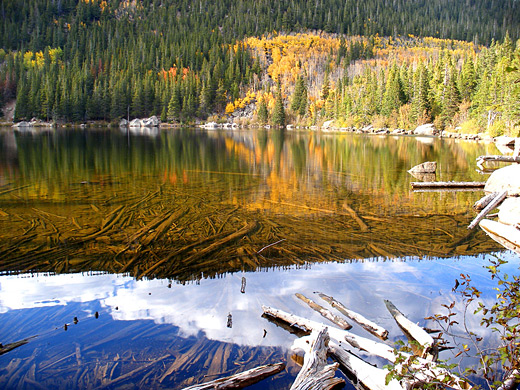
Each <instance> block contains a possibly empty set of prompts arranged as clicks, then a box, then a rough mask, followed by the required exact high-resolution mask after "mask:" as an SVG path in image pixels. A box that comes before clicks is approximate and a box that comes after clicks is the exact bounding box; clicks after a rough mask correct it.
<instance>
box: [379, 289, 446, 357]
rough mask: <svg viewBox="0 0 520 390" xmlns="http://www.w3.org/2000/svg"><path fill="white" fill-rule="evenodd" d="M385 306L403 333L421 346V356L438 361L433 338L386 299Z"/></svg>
mask: <svg viewBox="0 0 520 390" xmlns="http://www.w3.org/2000/svg"><path fill="white" fill-rule="evenodd" d="M385 305H386V308H387V309H388V311H389V312H390V314H391V315H392V317H394V320H395V322H397V325H399V327H400V328H401V330H402V331H403V333H404V334H405V335H406V336H407V337H408V338H409V339H411V341H416V342H417V343H418V344H419V345H420V346H421V351H419V353H420V356H421V357H423V358H425V359H427V360H432V361H435V360H437V355H438V353H439V351H438V350H437V347H436V345H435V341H434V340H433V337H432V336H430V335H429V334H428V333H427V332H426V331H425V330H424V329H423V328H421V327H420V326H419V325H417V324H415V323H413V322H412V321H410V320H409V319H408V318H406V317H405V316H404V314H403V313H401V312H400V311H399V309H397V307H395V305H394V304H393V303H392V302H390V301H389V300H386V299H385Z"/></svg>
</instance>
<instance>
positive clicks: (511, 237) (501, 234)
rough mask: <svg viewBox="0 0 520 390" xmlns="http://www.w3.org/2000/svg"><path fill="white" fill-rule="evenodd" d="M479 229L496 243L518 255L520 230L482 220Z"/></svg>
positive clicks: (519, 250)
mask: <svg viewBox="0 0 520 390" xmlns="http://www.w3.org/2000/svg"><path fill="white" fill-rule="evenodd" d="M480 227H481V228H482V229H483V230H484V231H485V232H486V233H487V234H488V235H489V236H490V237H491V238H492V239H493V240H495V241H496V242H498V243H499V244H501V245H503V246H504V247H506V248H507V249H510V250H512V251H514V252H516V253H518V254H520V230H519V229H518V228H516V227H514V226H511V225H505V224H503V223H500V222H496V221H492V220H490V219H484V220H483V221H481V222H480Z"/></svg>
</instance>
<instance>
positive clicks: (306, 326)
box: [262, 306, 396, 362]
mask: <svg viewBox="0 0 520 390" xmlns="http://www.w3.org/2000/svg"><path fill="white" fill-rule="evenodd" d="M262 309H263V311H264V314H266V315H269V316H271V317H274V318H277V319H280V320H282V321H285V322H287V323H288V324H291V326H297V327H298V328H300V329H303V330H304V331H306V332H308V333H310V332H312V331H313V330H320V329H322V328H323V327H325V325H324V324H322V323H320V322H316V321H312V320H308V319H306V318H303V317H299V316H297V315H294V314H290V313H287V312H284V311H282V310H278V309H274V308H272V307H268V306H262ZM329 335H330V336H331V337H332V338H333V339H335V340H338V341H340V340H346V341H348V342H349V343H350V344H352V345H353V344H355V345H354V346H355V347H356V348H358V349H361V350H363V351H366V352H368V353H370V354H373V355H376V356H379V357H382V358H383V359H386V360H388V361H390V362H394V361H395V358H396V356H395V354H394V350H393V348H392V347H390V346H388V345H386V344H383V343H378V342H377V341H372V340H369V339H367V338H365V337H361V336H357V335H355V334H353V333H351V332H349V331H347V330H343V329H339V328H336V327H333V326H329Z"/></svg>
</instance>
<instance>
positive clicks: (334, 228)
mask: <svg viewBox="0 0 520 390" xmlns="http://www.w3.org/2000/svg"><path fill="white" fill-rule="evenodd" d="M8 134H9V133H8ZM10 134H13V133H10ZM14 134H15V137H16V145H17V149H16V150H17V160H16V162H14V160H13V163H12V164H16V165H17V169H16V170H10V171H11V172H15V173H14V174H12V173H11V174H8V172H3V176H4V177H7V178H8V180H9V184H8V185H7V187H8V188H9V191H8V192H6V193H4V194H2V195H0V196H1V198H0V210H1V211H2V212H1V214H0V218H3V220H4V221H5V223H4V224H3V225H2V227H0V237H2V243H1V244H0V258H6V259H7V261H5V262H4V263H3V264H2V265H1V266H0V271H20V270H35V271H45V272H78V271H83V270H103V271H109V272H114V273H116V272H119V273H123V272H129V273H130V274H132V275H133V276H135V277H154V276H155V277H162V278H172V279H176V280H193V279H199V278H201V277H208V276H214V275H218V274H220V273H222V272H226V271H238V270H242V271H244V270H256V269H262V268H264V267H271V266H277V265H278V266H280V265H281V266H285V265H291V264H305V263H308V262H316V261H352V260H357V259H366V258H380V257H381V258H395V257H403V256H418V257H422V256H434V257H445V256H453V255H467V254H475V253H482V252H490V251H492V250H496V249H498V248H497V246H496V244H495V243H494V242H493V241H492V240H490V239H488V238H487V237H486V236H485V234H484V233H483V232H481V231H480V230H478V229H477V230H474V231H472V232H469V233H468V232H467V231H466V229H465V226H466V225H467V223H468V221H469V220H470V219H471V218H472V217H473V214H472V211H470V210H469V209H470V205H471V204H472V203H473V202H474V200H476V199H477V198H478V196H479V194H478V193H468V192H450V193H413V192H411V191H410V189H409V188H410V181H411V177H410V175H409V174H408V173H407V172H406V171H407V169H408V168H410V167H411V166H413V165H415V164H416V163H418V162H420V161H422V160H432V161H437V162H438V166H439V179H440V180H443V179H445V178H446V177H447V176H449V177H450V179H451V180H473V179H474V178H475V176H477V175H478V173H475V172H474V171H472V170H471V169H470V168H469V167H470V164H472V163H473V161H474V159H475V157H476V156H478V155H480V154H483V148H484V147H485V146H482V145H479V144H475V143H472V144H470V143H460V144H459V143H455V142H451V141H448V140H440V139H428V143H425V142H424V141H423V140H421V139H420V138H413V137H365V136H356V135H337V136H334V137H331V136H330V135H320V134H316V133H311V134H308V133H286V132H280V131H274V132H266V131H258V132H249V131H248V132H230V133H225V132H209V133H208V132H203V131H197V130H188V129H185V130H178V131H171V132H162V133H160V134H159V135H155V133H153V137H142V136H141V135H139V136H133V135H131V134H128V133H127V134H122V133H120V132H119V131H77V130H74V131H63V132H61V131H56V132H48V133H43V134H40V135H35V134H25V133H14ZM4 138H5V137H4ZM7 144H8V142H5V145H7ZM2 148H7V146H2ZM276 242H280V244H277V245H273V246H271V244H273V243H276ZM266 247H267V249H266V250H263V249H264V248H266Z"/></svg>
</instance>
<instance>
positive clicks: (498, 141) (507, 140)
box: [495, 135, 515, 155]
mask: <svg viewBox="0 0 520 390" xmlns="http://www.w3.org/2000/svg"><path fill="white" fill-rule="evenodd" d="M495 146H496V147H497V149H498V150H499V151H500V153H502V154H505V155H509V154H511V153H513V151H514V150H515V138H513V137H507V136H505V135H502V136H500V137H496V138H495Z"/></svg>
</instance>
